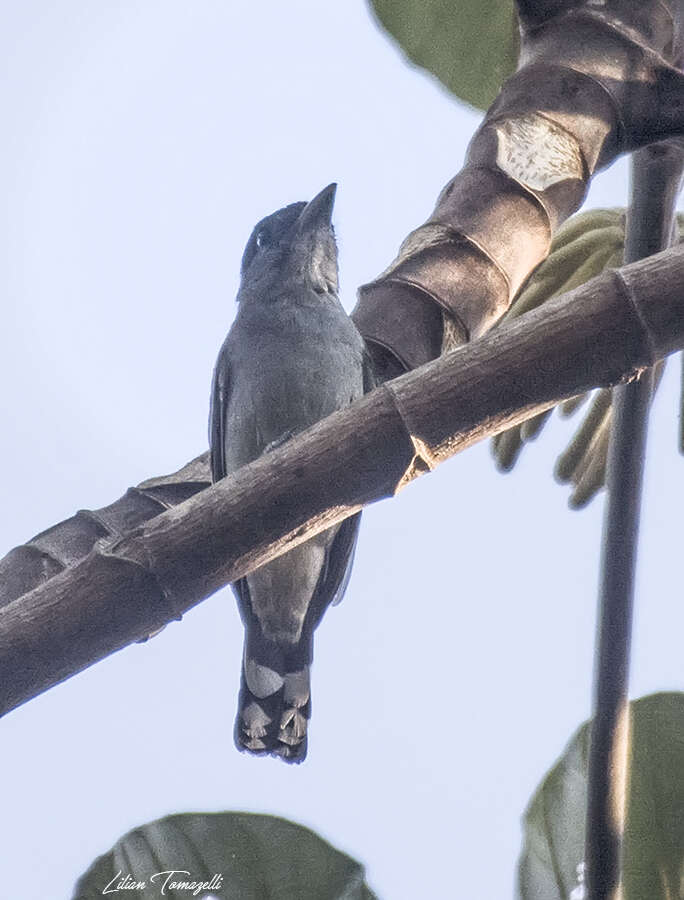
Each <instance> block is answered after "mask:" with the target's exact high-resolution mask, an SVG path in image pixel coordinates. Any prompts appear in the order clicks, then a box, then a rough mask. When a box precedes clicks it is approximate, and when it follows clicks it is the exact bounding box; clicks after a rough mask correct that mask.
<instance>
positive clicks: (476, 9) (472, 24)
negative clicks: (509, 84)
mask: <svg viewBox="0 0 684 900" xmlns="http://www.w3.org/2000/svg"><path fill="white" fill-rule="evenodd" d="M371 5H372V7H373V9H374V10H375V13H376V16H377V18H378V20H379V22H380V24H381V25H382V26H383V27H384V28H385V29H386V30H387V31H388V32H389V33H390V34H391V35H392V37H393V38H394V39H395V40H396V41H397V43H398V44H399V46H400V47H401V49H402V50H403V51H404V53H405V54H406V55H407V56H408V58H409V59H410V60H411V61H412V62H414V63H416V65H418V66H421V67H422V68H424V69H427V70H428V71H429V72H432V74H433V75H435V76H436V77H437V78H438V79H439V80H440V81H441V82H442V84H443V85H444V86H445V87H446V88H448V90H450V91H451V92H452V93H453V94H455V95H456V96H457V97H458V98H459V99H461V100H465V102H466V103H470V104H471V105H472V106H476V107H479V108H480V109H487V107H488V106H490V105H491V103H492V101H493V100H494V98H495V97H496V95H497V94H498V93H499V89H500V87H501V85H502V84H503V82H504V81H505V79H506V78H508V76H509V75H511V74H512V72H513V71H514V70H515V66H516V63H517V59H518V46H519V40H518V21H517V17H516V15H515V11H514V6H513V0H459V2H458V3H455V2H454V0H371Z"/></svg>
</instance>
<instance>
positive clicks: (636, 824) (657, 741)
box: [518, 693, 684, 900]
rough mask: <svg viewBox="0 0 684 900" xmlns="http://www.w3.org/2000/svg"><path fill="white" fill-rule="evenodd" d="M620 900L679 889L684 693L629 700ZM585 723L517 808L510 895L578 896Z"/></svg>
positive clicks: (573, 899)
mask: <svg viewBox="0 0 684 900" xmlns="http://www.w3.org/2000/svg"><path fill="white" fill-rule="evenodd" d="M631 708H632V740H631V759H632V762H631V767H630V779H631V785H630V792H629V801H628V809H627V826H626V830H625V840H624V854H625V868H624V900H645V898H648V900H671V898H674V897H681V896H683V895H682V893H681V892H682V888H683V887H684V882H683V881H682V879H683V878H684V694H679V693H663V694H653V695H651V696H649V697H642V698H641V699H640V700H637V701H635V702H633V703H632V704H631ZM588 750H589V725H588V723H585V724H584V725H583V726H582V727H581V728H580V729H579V731H578V732H577V734H576V735H575V736H574V737H573V738H572V740H571V741H570V744H569V745H568V747H567V748H566V750H565V753H564V754H563V756H562V757H561V759H560V761H559V762H558V763H557V764H556V765H555V766H554V768H553V769H552V770H551V772H550V773H549V774H548V775H547V777H546V778H545V780H544V781H543V783H542V785H541V787H540V788H539V790H538V791H537V793H536V794H535V796H534V797H533V799H532V802H531V803H530V806H529V808H528V810H527V812H526V814H525V820H524V846H523V852H522V856H521V859H520V867H519V882H518V889H519V894H518V896H519V897H520V898H521V900H539V898H542V897H543V898H544V900H568V898H569V900H581V898H582V897H584V893H583V890H582V887H581V879H582V876H581V866H582V856H583V853H584V819H585V812H586V793H587V761H588Z"/></svg>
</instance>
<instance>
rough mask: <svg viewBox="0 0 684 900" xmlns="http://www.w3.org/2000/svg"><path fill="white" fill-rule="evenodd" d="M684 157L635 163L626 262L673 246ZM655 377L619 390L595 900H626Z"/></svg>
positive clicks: (596, 775) (592, 882) (590, 832)
mask: <svg viewBox="0 0 684 900" xmlns="http://www.w3.org/2000/svg"><path fill="white" fill-rule="evenodd" d="M683 167H684V150H683V149H682V148H681V147H680V146H679V145H678V144H676V143H674V142H673V143H671V144H670V143H663V144H656V145H653V146H651V147H648V148H645V149H644V150H640V151H638V152H637V153H635V154H634V155H633V159H632V192H631V200H630V207H629V212H628V216H627V226H626V236H625V262H635V261H636V260H638V259H642V258H643V257H645V256H650V255H651V254H652V253H656V252H658V251H659V250H662V249H664V248H665V247H667V246H669V244H670V242H671V239H672V234H673V229H674V224H675V206H676V201H677V195H678V193H679V187H680V181H681V176H682V169H683ZM652 390H653V372H652V370H649V371H646V372H644V373H643V374H642V375H641V377H640V378H639V379H638V380H636V381H634V382H632V383H630V384H627V385H623V386H621V387H618V388H616V389H615V390H614V396H613V424H612V430H611V437H610V447H609V452H608V469H607V478H606V483H607V488H608V495H607V498H606V508H605V514H604V532H603V548H602V562H601V583H600V590H599V612H598V626H597V650H596V664H595V666H596V667H595V673H594V717H593V725H592V733H591V749H590V755H589V784H588V798H587V832H586V850H585V854H586V873H587V887H588V897H589V900H620V898H621V897H622V884H621V875H620V872H621V854H622V836H623V833H624V822H625V810H626V804H627V790H628V763H629V706H628V690H629V657H630V646H631V635H632V610H633V598H634V577H635V570H636V555H637V542H638V534H639V513H640V507H641V492H642V476H643V464H644V455H645V448H646V433H647V426H648V413H649V409H650V403H651V394H652Z"/></svg>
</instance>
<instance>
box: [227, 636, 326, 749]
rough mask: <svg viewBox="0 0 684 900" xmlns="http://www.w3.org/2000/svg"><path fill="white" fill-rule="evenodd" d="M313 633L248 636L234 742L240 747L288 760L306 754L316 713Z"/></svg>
mask: <svg viewBox="0 0 684 900" xmlns="http://www.w3.org/2000/svg"><path fill="white" fill-rule="evenodd" d="M310 649H311V647H310V638H309V639H308V640H307V639H306V638H303V639H302V641H300V643H299V644H298V645H294V646H293V645H289V646H288V645H285V646H283V645H281V644H277V643H275V642H273V641H268V640H266V639H265V638H264V637H263V635H259V636H258V638H257V641H255V640H249V639H248V640H247V641H246V643H245V652H244V658H243V662H242V673H241V682H240V696H239V699H238V713H237V719H236V721H235V743H236V745H237V748H238V750H247V751H249V752H250V753H256V754H259V755H262V754H271V755H273V756H279V757H280V758H281V759H283V760H285V761H286V762H296V763H299V762H302V761H303V760H304V759H305V757H306V745H307V724H308V721H309V718H310V717H311V685H310V680H309V671H310V662H311V652H310Z"/></svg>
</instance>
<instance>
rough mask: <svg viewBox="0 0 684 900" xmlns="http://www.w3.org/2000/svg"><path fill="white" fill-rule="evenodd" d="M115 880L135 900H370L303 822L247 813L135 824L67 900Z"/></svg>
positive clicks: (354, 868)
mask: <svg viewBox="0 0 684 900" xmlns="http://www.w3.org/2000/svg"><path fill="white" fill-rule="evenodd" d="M170 872H175V874H172V875H171V874H168V873H170ZM158 873H166V874H158ZM126 879H128V884H127V883H126ZM212 879H213V881H212ZM165 880H166V888H165V891H164V893H162V885H163V884H164V882H165ZM143 882H144V887H139V888H137V889H134V888H133V887H131V884H136V883H141V884H142V883H143ZM183 882H185V884H186V885H188V884H192V882H197V883H203V882H204V883H206V884H205V886H204V887H203V888H197V887H194V888H191V887H187V886H186V887H179V886H178V883H183ZM174 883H176V885H177V886H176V887H175V888H174V887H173V884H174ZM119 884H123V887H121V888H120V894H119V896H121V894H125V896H127V897H128V896H131V897H135V898H136V900H152V898H154V900H159V898H160V897H162V896H164V897H169V898H172V900H187V898H188V897H194V896H198V897H202V898H204V900H209V898H210V897H211V898H212V900H218V898H221V900H224V898H226V900H228V898H231V900H238V898H239V900H264V898H268V900H309V898H311V900H374V894H373V893H372V892H371V891H370V889H369V888H368V887H367V885H366V883H365V881H364V873H363V867H362V866H361V865H360V864H359V863H357V862H355V861H354V860H353V859H351V858H350V857H348V856H345V854H344V853H340V852H339V850H335V849H334V847H331V846H330V844H328V843H326V842H325V841H324V840H322V838H320V837H318V835H316V834H315V833H314V832H313V831H309V829H308V828H303V827H302V826H301V825H295V824H294V823H292V822H288V821H287V820H286V819H280V818H277V817H275V816H262V815H255V814H252V813H185V814H181V815H175V816H167V817H166V818H164V819H158V820H157V821H155V822H149V823H148V824H147V825H142V826H141V827H140V828H136V829H134V830H133V831H130V832H129V833H128V834H126V835H124V837H122V838H121V840H119V841H118V842H117V843H116V844H115V846H114V847H113V848H112V849H111V850H110V851H109V852H108V853H105V854H104V855H103V856H100V857H98V859H96V860H95V862H94V863H93V864H92V866H91V867H90V869H88V871H87V872H86V873H85V875H83V876H82V878H81V879H80V880H79V882H78V884H77V885H76V888H75V892H74V895H73V898H72V900H95V898H102V896H103V893H104V891H105V889H106V888H107V886H108V885H109V891H110V892H111V893H114V892H115V888H116V887H117V886H118V885H119ZM195 890H196V891H197V893H194V891H195Z"/></svg>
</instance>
